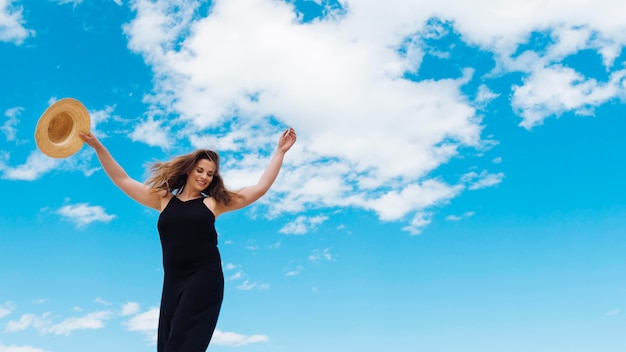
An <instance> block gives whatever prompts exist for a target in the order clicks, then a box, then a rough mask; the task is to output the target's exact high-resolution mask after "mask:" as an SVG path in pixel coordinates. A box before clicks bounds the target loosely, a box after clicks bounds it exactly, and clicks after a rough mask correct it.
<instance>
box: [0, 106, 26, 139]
mask: <svg viewBox="0 0 626 352" xmlns="http://www.w3.org/2000/svg"><path fill="white" fill-rule="evenodd" d="M23 110H24V108H22V107H15V108H11V109H8V110H7V111H5V113H4V116H6V117H7V120H6V121H5V122H4V123H3V124H2V125H1V126H0V132H2V133H3V134H4V136H5V138H6V140H7V141H9V142H10V141H14V140H15V138H16V137H17V128H16V126H17V125H18V124H19V123H20V120H19V116H20V115H21V114H22V111H23Z"/></svg>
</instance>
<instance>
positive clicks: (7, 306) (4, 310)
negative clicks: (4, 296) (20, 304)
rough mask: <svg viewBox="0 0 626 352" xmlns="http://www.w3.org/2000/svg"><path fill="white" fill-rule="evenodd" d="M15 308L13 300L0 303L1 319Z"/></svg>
mask: <svg viewBox="0 0 626 352" xmlns="http://www.w3.org/2000/svg"><path fill="white" fill-rule="evenodd" d="M14 310H15V304H13V302H5V303H2V304H0V319H1V318H4V317H6V316H8V315H10V314H11V313H13V311H14Z"/></svg>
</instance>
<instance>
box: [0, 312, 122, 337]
mask: <svg viewBox="0 0 626 352" xmlns="http://www.w3.org/2000/svg"><path fill="white" fill-rule="evenodd" d="M112 315H113V314H112V313H111V312H110V311H98V312H93V313H89V314H87V315H85V316H82V317H72V318H67V319H65V320H63V321H61V322H59V323H56V324H55V323H53V321H52V318H51V314H50V313H44V314H42V315H41V316H37V315H35V314H24V315H22V316H21V317H20V319H19V320H17V321H16V320H11V321H9V322H8V323H7V326H6V328H5V332H17V331H23V330H26V329H28V328H31V327H32V328H35V329H37V330H38V331H39V333H41V334H55V335H70V334H71V333H72V332H73V331H75V330H84V329H101V328H103V327H104V321H105V320H108V319H111V317H112Z"/></svg>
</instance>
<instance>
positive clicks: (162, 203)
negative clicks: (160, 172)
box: [156, 189, 174, 211]
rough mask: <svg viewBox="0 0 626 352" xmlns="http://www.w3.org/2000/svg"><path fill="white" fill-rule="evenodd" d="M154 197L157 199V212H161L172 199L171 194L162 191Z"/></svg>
mask: <svg viewBox="0 0 626 352" xmlns="http://www.w3.org/2000/svg"><path fill="white" fill-rule="evenodd" d="M156 196H157V198H158V199H159V209H158V210H159V211H163V209H165V207H166V206H167V204H168V203H169V202H170V200H172V198H174V195H173V194H172V193H170V192H168V191H167V190H164V189H162V190H160V191H158V192H156Z"/></svg>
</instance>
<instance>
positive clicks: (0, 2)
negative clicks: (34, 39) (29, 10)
mask: <svg viewBox="0 0 626 352" xmlns="http://www.w3.org/2000/svg"><path fill="white" fill-rule="evenodd" d="M16 2H17V1H16V0H0V41H2V42H14V43H15V44H18V45H19V44H21V43H22V42H23V41H24V39H26V38H28V37H29V36H32V35H35V32H34V31H32V30H29V29H26V28H24V26H23V24H24V18H23V17H22V11H23V8H22V7H21V6H16V5H14V4H13V3H16Z"/></svg>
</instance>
